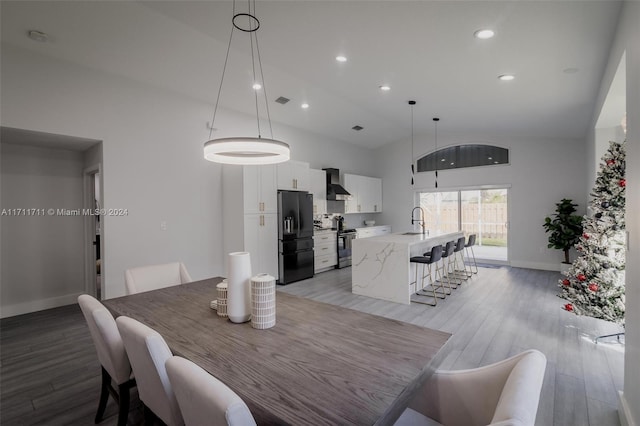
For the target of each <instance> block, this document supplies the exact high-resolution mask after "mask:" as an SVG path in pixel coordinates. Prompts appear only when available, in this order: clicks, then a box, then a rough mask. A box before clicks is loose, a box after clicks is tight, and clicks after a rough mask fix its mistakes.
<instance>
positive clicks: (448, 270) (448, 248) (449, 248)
mask: <svg viewBox="0 0 640 426" xmlns="http://www.w3.org/2000/svg"><path fill="white" fill-rule="evenodd" d="M455 248H456V243H455V241H448V242H447V244H446V245H445V246H444V249H443V251H442V264H443V265H442V266H443V271H444V276H443V277H444V278H446V279H447V283H448V284H449V288H452V289H454V290H455V289H457V288H458V285H460V284H462V281H461V280H458V279H457V277H456V275H455V269H456V267H455V255H454V252H453V251H454V250H455ZM445 260H446V262H445ZM445 263H446V265H445ZM452 286H453V287H452Z"/></svg>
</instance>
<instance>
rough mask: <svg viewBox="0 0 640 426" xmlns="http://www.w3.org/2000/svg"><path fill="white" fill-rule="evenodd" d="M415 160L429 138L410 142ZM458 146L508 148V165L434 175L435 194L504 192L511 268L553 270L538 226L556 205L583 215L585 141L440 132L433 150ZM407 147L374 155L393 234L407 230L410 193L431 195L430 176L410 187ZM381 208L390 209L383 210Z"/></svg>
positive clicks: (555, 257)
mask: <svg viewBox="0 0 640 426" xmlns="http://www.w3.org/2000/svg"><path fill="white" fill-rule="evenodd" d="M415 139H416V140H419V141H421V142H417V143H416V150H415V152H416V153H420V154H416V158H419V157H420V156H422V155H424V153H427V152H430V151H432V150H433V149H434V147H435V145H434V141H433V137H432V136H421V137H418V138H415ZM463 143H489V144H492V145H497V146H502V147H505V148H510V164H509V165H498V166H492V167H476V168H468V169H458V170H444V171H440V172H438V176H439V179H438V190H447V189H459V188H463V187H477V186H480V185H504V186H509V187H510V189H509V209H510V211H509V216H510V228H509V234H510V235H509V254H510V262H511V265H512V266H520V267H531V268H538V269H549V270H558V269H559V265H560V262H561V260H562V253H561V252H560V251H558V250H551V249H547V237H548V235H547V234H546V233H545V231H544V229H543V227H542V223H544V218H545V217H546V216H548V215H549V214H551V213H553V211H554V209H555V203H557V202H559V201H560V200H561V199H562V198H570V199H572V200H574V202H576V203H578V204H579V207H578V213H580V214H582V213H584V212H585V195H584V180H585V176H586V168H585V167H584V165H585V154H584V151H585V150H584V141H582V140H560V139H549V140H541V139H533V138H531V137H526V136H518V135H500V134H494V135H490V134H482V133H478V132H465V133H462V132H461V133H454V132H450V131H447V130H446V128H445V129H443V126H440V127H439V129H438V147H439V148H442V147H446V146H449V145H457V144H463ZM410 150H411V145H410V141H401V142H397V143H395V144H391V145H387V146H384V147H382V148H380V149H379V150H378V153H377V156H378V158H377V162H378V166H379V168H380V170H382V174H383V176H382V177H383V196H384V205H385V210H384V212H383V214H382V221H381V222H382V223H387V224H390V225H392V227H393V229H394V231H395V232H400V231H406V230H409V229H411V215H410V213H411V209H412V208H413V206H414V201H413V200H414V191H418V190H424V191H433V190H434V189H435V184H434V175H435V174H434V173H433V172H430V173H417V174H416V180H415V185H414V187H413V188H412V187H411V185H410V179H411V177H410V169H409V166H410V164H411V163H410ZM386 206H393V208H387V207H386Z"/></svg>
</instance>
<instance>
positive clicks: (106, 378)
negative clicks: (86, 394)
mask: <svg viewBox="0 0 640 426" xmlns="http://www.w3.org/2000/svg"><path fill="white" fill-rule="evenodd" d="M100 368H102V387H101V389H100V401H99V402H98V411H97V412H96V418H95V419H94V422H95V423H96V424H98V423H100V422H101V421H102V416H103V415H104V410H105V409H106V408H107V401H108V400H109V386H110V385H111V376H110V375H109V373H107V370H105V369H104V367H102V366H101V367H100Z"/></svg>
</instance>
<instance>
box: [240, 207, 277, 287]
mask: <svg viewBox="0 0 640 426" xmlns="http://www.w3.org/2000/svg"><path fill="white" fill-rule="evenodd" d="M244 250H245V251H248V252H249V253H250V257H251V275H252V276H254V275H257V274H260V273H266V274H269V275H271V276H273V277H276V278H277V277H278V215H277V214H248V215H245V216H244Z"/></svg>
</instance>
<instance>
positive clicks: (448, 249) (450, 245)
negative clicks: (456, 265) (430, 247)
mask: <svg viewBox="0 0 640 426" xmlns="http://www.w3.org/2000/svg"><path fill="white" fill-rule="evenodd" d="M455 248H456V243H455V242H454V241H447V245H446V246H445V247H444V250H443V251H442V257H448V256H450V255H452V254H453V250H454V249H455Z"/></svg>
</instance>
